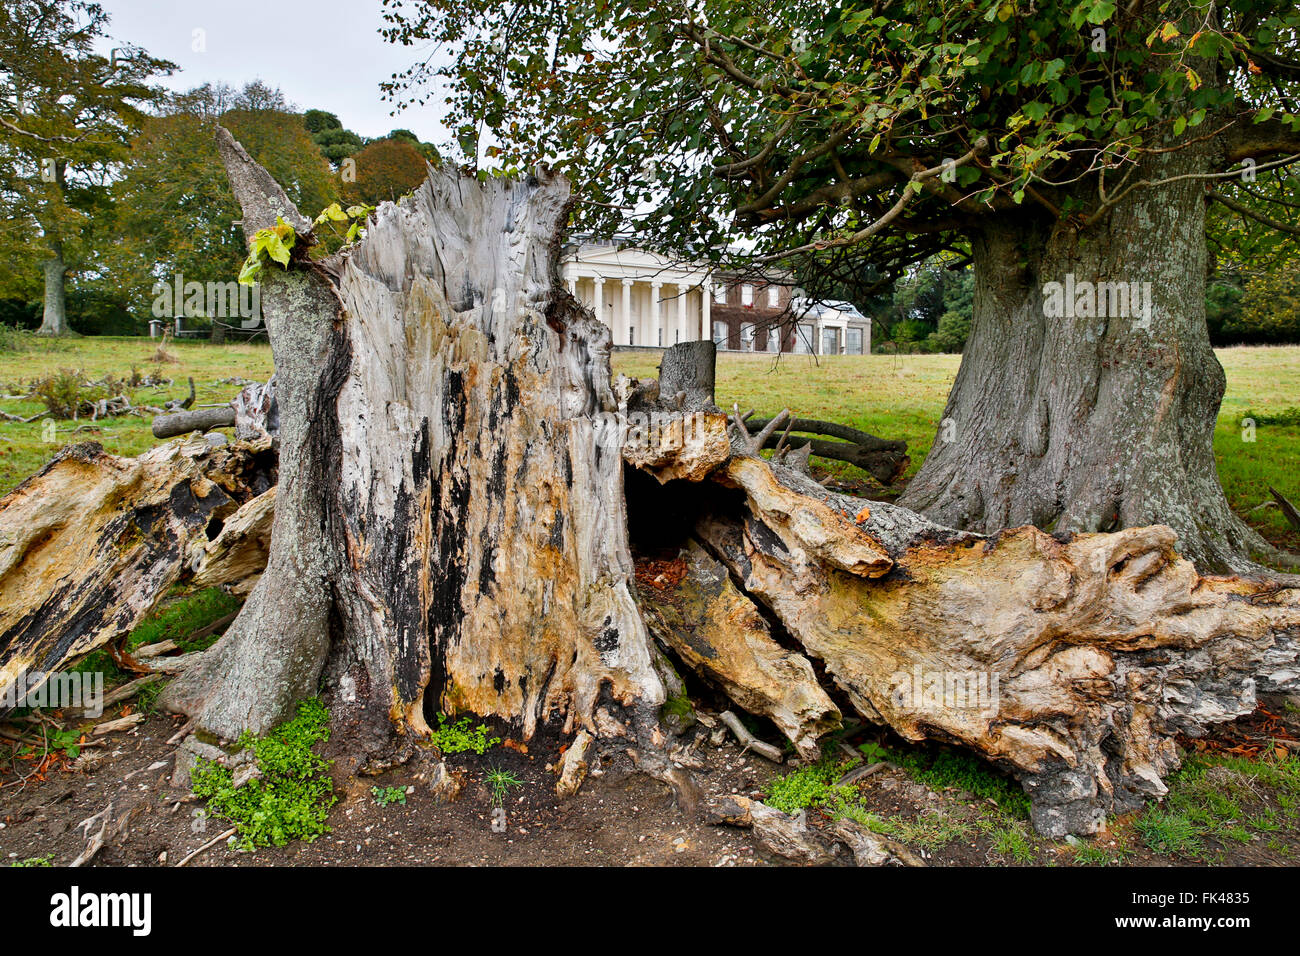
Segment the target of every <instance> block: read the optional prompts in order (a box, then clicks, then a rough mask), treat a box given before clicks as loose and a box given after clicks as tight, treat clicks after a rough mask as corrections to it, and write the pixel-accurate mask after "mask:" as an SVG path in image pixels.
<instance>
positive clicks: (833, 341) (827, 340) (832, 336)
mask: <svg viewBox="0 0 1300 956" xmlns="http://www.w3.org/2000/svg"><path fill="white" fill-rule="evenodd" d="M839 333H840V330H839V329H822V355H839V354H840V334H839Z"/></svg>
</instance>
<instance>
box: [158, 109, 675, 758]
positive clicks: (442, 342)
mask: <svg viewBox="0 0 1300 956" xmlns="http://www.w3.org/2000/svg"><path fill="white" fill-rule="evenodd" d="M218 135H219V143H220V148H221V153H222V157H223V159H224V161H225V163H226V166H227V170H228V173H229V176H230V179H231V183H232V187H233V190H234V192H235V195H236V197H237V198H238V199H239V201H240V203H241V205H242V206H243V213H244V229H245V232H246V233H247V234H248V235H250V236H251V235H252V234H253V233H254V232H255V231H256V230H258V229H259V228H263V227H266V226H269V225H272V224H274V222H275V217H276V216H277V215H280V216H283V217H284V218H285V219H286V220H287V221H289V222H291V223H292V224H294V226H295V227H296V228H297V230H298V236H299V239H298V244H297V245H296V246H295V260H294V263H293V267H292V268H290V269H289V270H288V271H284V270H280V269H278V267H275V268H271V267H268V268H267V273H268V275H267V276H266V280H265V283H264V286H263V296H262V301H263V308H264V313H265V315H266V316H267V324H268V330H269V334H270V338H271V345H272V350H273V353H274V358H275V365H276V400H277V403H278V407H279V418H280V432H279V439H280V461H281V470H280V487H279V489H278V493H277V494H278V498H277V501H276V505H275V518H274V525H273V529H272V535H271V547H270V557H269V562H268V565H267V568H266V572H265V574H264V575H263V576H262V578H261V580H260V581H259V582H258V584H257V586H256V587H255V589H254V590H253V593H252V595H251V596H250V599H249V601H248V603H247V604H246V606H245V608H244V610H243V612H242V613H241V614H240V616H239V618H238V619H237V620H236V621H235V622H234V624H233V625H232V626H231V628H230V630H229V631H228V632H227V633H226V635H225V636H224V637H223V638H222V640H221V641H220V642H219V643H218V644H217V645H215V646H214V648H213V649H212V651H211V652H210V653H209V654H208V655H207V659H206V660H205V661H204V663H203V664H202V665H201V666H199V667H197V668H194V669H192V670H191V671H189V672H187V673H186V674H185V675H183V676H182V677H181V678H179V679H178V680H177V681H176V682H175V683H174V684H173V685H172V686H171V687H169V688H168V690H167V693H166V697H165V700H166V703H167V704H168V705H169V706H171V707H173V708H175V709H178V710H181V711H184V712H186V713H189V714H191V715H192V716H193V717H194V718H195V721H196V726H197V728H198V729H201V730H205V731H208V732H209V733H212V734H215V735H216V736H218V737H221V738H226V739H231V738H234V737H235V736H237V735H238V734H239V732H240V731H242V730H245V729H251V730H253V731H262V730H265V729H267V728H268V727H270V726H271V725H273V724H275V723H276V722H278V721H280V720H282V719H284V718H285V717H286V716H288V715H289V713H290V712H291V708H292V706H293V705H294V704H295V703H296V702H297V701H298V700H299V699H301V698H302V697H304V696H306V695H308V694H312V693H315V692H316V691H317V689H318V688H319V687H320V686H321V685H322V682H323V683H324V685H325V687H326V688H327V690H328V692H329V694H330V697H331V700H332V704H333V706H334V714H335V723H336V725H337V726H338V727H339V728H340V729H341V731H342V732H343V733H345V734H349V735H350V737H351V740H352V742H353V747H352V750H353V752H354V754H356V755H357V757H358V761H359V762H364V761H366V760H370V761H372V762H377V763H382V762H383V761H388V760H391V759H399V758H400V756H401V755H402V754H403V753H404V752H409V750H410V747H411V745H412V744H413V743H414V742H415V741H417V740H418V739H420V738H422V737H423V736H424V735H426V734H427V732H428V730H429V726H430V724H431V722H432V718H433V717H434V716H435V714H436V713H437V712H439V711H443V710H447V711H459V710H470V711H473V712H475V713H478V714H481V715H495V716H499V717H501V718H505V719H508V720H511V721H514V722H517V723H518V724H519V726H520V728H521V731H522V734H523V736H524V737H526V738H527V737H530V736H531V735H532V734H533V733H534V732H535V729H536V728H537V726H538V725H539V724H540V723H542V722H544V721H548V720H554V721H557V722H560V723H562V724H563V726H564V727H565V728H566V729H573V728H577V727H582V728H586V729H588V730H592V731H594V730H595V726H596V721H597V719H598V717H599V718H600V719H602V720H603V721H604V724H605V726H606V727H609V726H612V725H618V726H621V727H624V728H626V732H627V734H628V735H629V736H630V737H632V738H633V739H634V740H637V741H645V742H647V747H646V751H647V752H648V751H649V750H650V749H651V744H652V738H653V737H654V736H656V734H657V732H658V726H657V711H658V707H659V705H660V704H661V703H662V702H663V699H664V691H663V686H662V683H661V681H660V679H659V677H658V676H657V674H656V671H655V669H654V667H653V665H652V660H651V647H650V638H649V635H648V633H647V631H646V628H645V626H644V624H643V623H642V621H641V617H640V614H639V613H638V611H637V608H636V605H635V603H634V600H633V597H632V593H631V576H632V570H633V569H632V561H631V557H630V553H629V550H628V546H627V540H626V516H625V511H624V501H623V488H622V482H623V471H622V468H623V465H622V459H621V456H620V453H619V452H620V446H621V430H620V429H621V426H619V425H618V424H617V421H618V419H617V416H615V415H614V414H613V413H614V411H615V404H614V400H613V396H612V394H611V391H610V385H609V345H610V340H609V333H608V330H607V329H606V328H605V326H603V325H602V324H601V323H600V322H598V321H596V320H595V319H594V318H592V317H591V316H590V315H589V314H587V313H584V311H583V310H582V309H581V307H580V306H579V305H578V303H577V302H576V301H575V300H573V299H572V298H571V297H569V296H568V295H567V294H565V293H564V292H563V290H562V285H561V284H560V283H559V282H558V281H557V273H556V269H557V255H558V248H559V245H558V243H559V237H560V231H561V229H562V228H563V226H564V225H565V221H566V217H567V214H568V209H569V192H568V185H567V183H566V182H565V181H564V180H563V179H562V178H560V177H555V176H551V175H549V174H539V175H537V176H532V177H529V178H528V179H527V180H526V181H523V182H511V183H507V182H505V181H501V180H494V181H491V182H489V183H487V184H479V183H477V182H476V181H474V180H473V179H470V178H467V177H462V176H461V175H460V174H459V173H457V172H453V171H440V172H435V173H434V174H432V176H431V178H430V179H429V180H428V181H427V182H426V183H425V184H424V185H423V186H421V187H420V189H418V190H417V191H416V192H415V194H414V195H412V196H411V197H409V198H408V199H406V200H404V201H403V202H402V203H401V205H400V206H394V205H392V204H387V203H386V204H384V205H382V206H381V207H380V209H379V210H378V212H377V213H376V214H375V216H374V218H373V219H372V220H371V222H370V223H369V225H368V227H367V231H366V235H365V238H364V239H362V240H361V241H360V242H359V243H358V244H357V245H356V246H355V247H352V248H351V249H349V250H348V251H346V252H345V253H343V254H342V255H338V256H335V257H332V258H329V259H326V260H323V261H321V262H318V263H313V262H310V261H308V260H307V259H306V256H305V255H304V254H303V252H304V249H305V247H306V246H307V244H308V243H310V241H311V240H310V231H311V230H310V224H309V223H308V222H307V221H306V220H304V219H303V217H302V216H301V215H300V214H299V213H298V211H297V210H296V209H294V208H293V206H292V204H291V203H290V202H289V200H288V199H287V198H286V197H285V196H284V194H283V192H282V191H281V190H280V189H279V187H278V186H277V185H276V184H275V183H274V181H273V180H272V179H271V178H270V176H269V175H268V174H267V173H266V172H265V171H264V170H262V169H261V168H260V167H259V166H257V165H256V164H255V163H253V161H252V160H251V159H249V157H248V156H247V154H246V153H245V152H244V150H243V149H242V147H240V146H239V145H238V144H237V143H235V142H234V140H233V139H232V138H231V137H230V136H229V134H227V133H225V132H224V131H220V132H219V134H218ZM610 419H613V420H614V421H615V425H614V427H612V428H606V427H602V426H604V425H608V424H609V420H610ZM605 718H612V721H611V720H606V719H605ZM648 759H650V762H651V763H653V758H648ZM651 769H652V770H653V769H654V768H653V767H652V768H651ZM667 775H668V776H671V773H670V772H669V773H668V774H667Z"/></svg>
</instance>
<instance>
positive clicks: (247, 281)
mask: <svg viewBox="0 0 1300 956" xmlns="http://www.w3.org/2000/svg"><path fill="white" fill-rule="evenodd" d="M297 241H298V233H297V231H296V230H295V229H294V228H293V226H291V225H289V224H288V223H287V222H285V221H284V219H282V218H281V217H280V216H276V217H275V225H274V226H271V227H270V228H269V229H259V230H257V232H255V233H253V241H252V242H250V243H249V244H248V258H247V259H245V260H244V267H243V268H242V269H240V270H239V282H240V284H241V285H253V284H254V283H256V282H257V277H258V276H259V275H261V273H262V263H263V262H264V261H266V260H267V259H270V260H271V261H272V262H278V263H280V265H282V266H284V267H285V268H286V269H288V268H289V253H290V251H291V250H292V249H293V244H294V243H295V242H297Z"/></svg>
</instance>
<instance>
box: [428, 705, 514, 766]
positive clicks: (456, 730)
mask: <svg viewBox="0 0 1300 956" xmlns="http://www.w3.org/2000/svg"><path fill="white" fill-rule="evenodd" d="M450 721H451V718H450V717H448V716H447V715H446V714H439V715H438V729H437V730H435V731H434V732H433V734H432V736H431V737H430V741H431V742H432V743H433V745H434V746H435V747H437V748H438V749H439V750H441V751H442V752H443V753H445V754H460V753H465V752H466V751H469V750H472V751H474V753H476V754H479V755H480V756H481V755H482V754H484V753H486V752H487V751H488V750H490V749H492V748H493V747H495V746H496V745H497V744H499V743H501V738H500V737H489V736H488V727H487V725H486V724H479V725H478V726H477V727H471V726H470V723H471V721H470V718H468V717H462V718H460V719H459V720H457V721H456V722H455V723H451V722H450Z"/></svg>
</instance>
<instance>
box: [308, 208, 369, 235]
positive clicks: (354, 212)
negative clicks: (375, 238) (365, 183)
mask: <svg viewBox="0 0 1300 956" xmlns="http://www.w3.org/2000/svg"><path fill="white" fill-rule="evenodd" d="M374 211H375V207H374V206H367V205H365V204H364V203H363V204H359V205H356V206H348V208H347V209H346V210H345V209H343V208H342V207H341V206H340V205H339V204H338V203H336V202H332V203H330V204H329V205H328V206H326V207H325V209H324V210H322V211H321V214H320V215H319V216H317V217H316V225H318V226H321V225H328V226H329V227H330V231H331V232H333V233H334V234H335V235H336V236H337V235H338V229H337V228H336V227H335V223H343V222H351V225H350V226H348V231H347V234H346V235H344V237H343V241H344V242H352V241H353V240H354V239H356V238H357V236H358V235H360V234H361V230H362V229H363V228H364V227H365V223H366V217H367V216H369V215H370V214H371V213H372V212H374Z"/></svg>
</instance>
